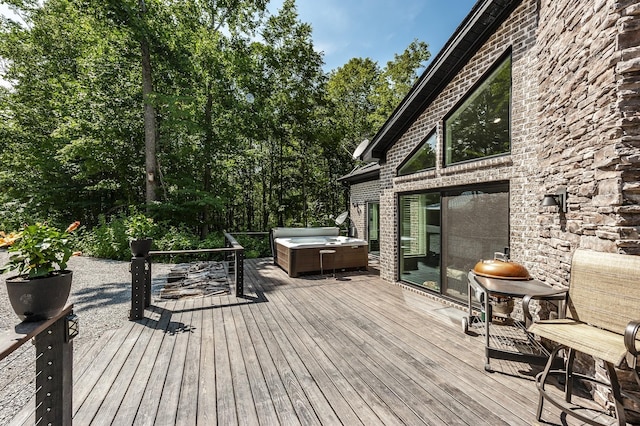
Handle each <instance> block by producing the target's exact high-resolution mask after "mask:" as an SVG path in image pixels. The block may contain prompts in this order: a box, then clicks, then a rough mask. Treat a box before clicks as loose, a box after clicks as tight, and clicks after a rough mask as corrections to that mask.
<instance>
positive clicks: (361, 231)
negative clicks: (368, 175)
mask: <svg viewBox="0 0 640 426" xmlns="http://www.w3.org/2000/svg"><path fill="white" fill-rule="evenodd" d="M379 200H380V181H379V180H372V181H369V182H361V183H356V184H353V185H351V198H350V200H349V201H350V202H349V216H350V217H351V220H352V226H353V227H354V228H355V233H354V235H353V236H354V237H358V238H364V239H368V234H367V202H371V201H376V202H377V201H379ZM354 203H355V204H357V205H356V206H354Z"/></svg>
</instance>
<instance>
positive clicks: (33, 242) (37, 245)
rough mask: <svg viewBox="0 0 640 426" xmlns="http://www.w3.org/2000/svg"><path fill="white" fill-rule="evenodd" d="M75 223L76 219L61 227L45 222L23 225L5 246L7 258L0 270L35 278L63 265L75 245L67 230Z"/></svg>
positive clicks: (70, 229)
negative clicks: (62, 228)
mask: <svg viewBox="0 0 640 426" xmlns="http://www.w3.org/2000/svg"><path fill="white" fill-rule="evenodd" d="M78 225H79V222H75V223H73V224H71V225H70V226H69V227H68V228H67V229H66V230H65V231H60V230H59V229H57V228H55V227H53V226H50V225H47V224H46V223H36V224H34V225H25V226H24V227H23V228H22V229H21V230H20V232H19V238H18V239H17V240H16V241H15V242H14V243H13V244H12V245H11V246H10V247H9V253H11V255H10V256H9V262H8V263H7V264H6V265H5V266H4V267H3V268H1V269H0V273H5V272H8V271H14V270H17V271H18V275H26V276H27V277H28V278H38V277H46V276H48V275H51V274H52V273H53V272H54V271H57V270H64V269H66V268H67V261H68V260H69V258H71V255H72V254H73V249H74V247H75V240H74V239H73V238H72V236H71V234H70V232H72V231H73V230H74V229H76V228H77V227H78Z"/></svg>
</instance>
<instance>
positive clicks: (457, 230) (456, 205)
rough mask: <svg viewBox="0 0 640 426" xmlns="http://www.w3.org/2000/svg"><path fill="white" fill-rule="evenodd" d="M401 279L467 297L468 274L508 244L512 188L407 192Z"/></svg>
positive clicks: (402, 198)
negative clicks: (481, 260)
mask: <svg viewBox="0 0 640 426" xmlns="http://www.w3.org/2000/svg"><path fill="white" fill-rule="evenodd" d="M399 209H400V229H399V231H400V259H399V263H400V264H399V266H400V268H399V269H400V279H401V280H402V281H405V282H408V283H411V284H414V285H418V286H420V287H424V288H427V289H429V290H433V291H435V292H437V293H441V294H445V295H447V296H449V297H452V298H454V299H458V300H462V301H463V300H466V295H467V273H468V272H469V270H470V269H472V268H473V266H474V265H475V264H476V262H478V261H479V260H480V259H490V258H493V254H494V252H496V251H500V252H501V251H503V250H504V248H505V247H507V246H508V245H509V186H508V184H507V183H504V184H488V185H481V186H473V187H466V188H463V189H460V190H452V191H441V192H440V191H439V192H425V193H420V194H406V195H401V196H400V198H399Z"/></svg>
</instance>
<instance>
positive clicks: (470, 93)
mask: <svg viewBox="0 0 640 426" xmlns="http://www.w3.org/2000/svg"><path fill="white" fill-rule="evenodd" d="M507 59H511V65H510V68H511V69H510V73H509V74H510V84H509V106H508V125H509V132H508V133H509V136H508V139H509V141H508V142H509V148H508V150H507V151H505V152H501V153H497V154H491V155H486V156H483V157H476V158H471V159H466V160H460V161H454V162H448V161H447V136H448V132H447V121H448V120H449V119H450V118H451V117H452V116H453V115H455V114H456V113H457V112H458V111H459V110H460V108H462V106H463V105H464V104H465V103H466V102H467V101H468V100H469V98H470V97H472V96H473V95H474V94H475V93H476V91H477V90H479V89H480V87H481V86H482V85H483V84H485V83H486V81H487V79H488V78H489V77H491V75H492V74H493V73H494V72H495V71H497V70H498V69H499V68H500V67H501V66H502V65H503V64H504V62H505V61H506V60H507ZM512 108H513V52H512V49H511V47H509V48H508V49H507V50H506V51H505V52H504V53H503V54H502V55H500V57H498V59H497V60H496V61H495V62H494V63H493V64H492V65H491V66H490V67H489V69H487V71H485V72H484V74H482V76H481V77H480V78H479V79H478V81H476V82H475V84H474V85H473V86H471V88H470V89H469V90H467V92H466V93H465V94H464V96H463V97H462V98H461V99H460V100H459V101H458V102H456V104H455V105H454V106H453V107H452V108H451V109H450V110H449V112H448V113H447V114H446V115H445V116H444V117H443V119H442V154H441V156H442V158H441V160H442V166H443V167H445V168H446V167H450V166H456V165H458V164H464V163H470V162H474V161H480V160H484V159H487V158H493V157H502V156H505V155H510V154H511V148H512V146H511V141H512V130H513V128H512V123H511V122H512Z"/></svg>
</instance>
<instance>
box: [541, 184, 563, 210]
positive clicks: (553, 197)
mask: <svg viewBox="0 0 640 426" xmlns="http://www.w3.org/2000/svg"><path fill="white" fill-rule="evenodd" d="M542 205H543V206H545V207H548V206H558V207H559V209H560V210H559V211H560V212H563V213H566V212H567V190H566V189H565V188H562V189H559V190H558V191H557V192H556V193H555V194H545V195H544V198H543V199H542Z"/></svg>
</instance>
